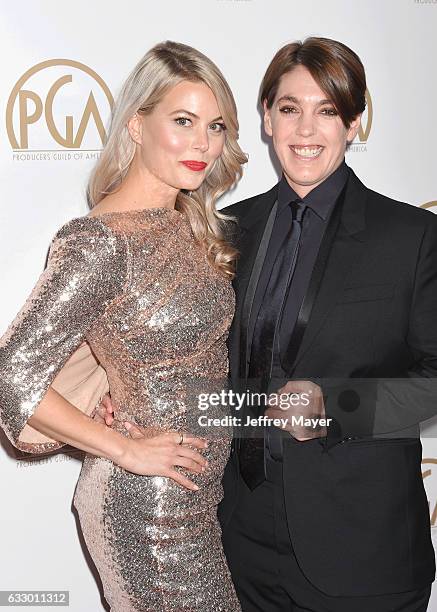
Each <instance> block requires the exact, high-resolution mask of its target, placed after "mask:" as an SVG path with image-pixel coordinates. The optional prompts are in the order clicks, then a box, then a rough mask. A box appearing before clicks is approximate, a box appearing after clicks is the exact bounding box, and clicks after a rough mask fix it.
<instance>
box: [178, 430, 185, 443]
mask: <svg viewBox="0 0 437 612" xmlns="http://www.w3.org/2000/svg"><path fill="white" fill-rule="evenodd" d="M179 435H180V437H181V439H180V440H179V442H178V444H179V446H182V444H183V443H184V432H183V431H180V432H179Z"/></svg>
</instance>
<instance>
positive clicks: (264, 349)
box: [240, 199, 306, 490]
mask: <svg viewBox="0 0 437 612" xmlns="http://www.w3.org/2000/svg"><path fill="white" fill-rule="evenodd" d="M290 206H291V207H292V210H293V222H292V225H291V229H290V231H289V233H288V234H287V236H286V237H285V239H284V242H283V243H282V245H281V248H280V249H279V251H278V254H277V257H276V259H275V261H274V264H273V268H272V272H271V275H270V278H269V281H268V283H267V287H266V290H265V293H264V296H263V299H262V302H261V306H260V309H259V313H258V317H257V320H256V323H255V327H254V331H253V338H252V347H251V352H250V362H249V379H250V380H249V385H248V386H249V388H251V389H253V381H254V380H260V384H259V386H258V388H257V390H258V391H259V392H261V393H267V391H268V387H269V383H270V379H271V375H272V365H273V357H274V351H275V347H277V346H278V336H279V329H280V325H281V318H282V313H283V310H284V305H285V301H286V296H287V292H288V289H289V286H290V282H291V279H292V277H293V272H294V269H295V266H296V261H297V255H298V252H299V243H300V236H301V232H302V218H303V215H304V213H305V210H306V205H305V204H304V203H303V202H302V200H300V199H298V200H294V201H293V202H291V203H290ZM251 408H252V410H251ZM261 409H262V410H261V413H263V412H264V410H265V406H262V407H261ZM249 413H250V416H252V417H256V416H259V414H260V410H258V411H257V413H256V412H255V410H254V409H253V407H250V406H249ZM247 430H248V428H246V429H245V432H246V433H245V437H244V438H243V439H242V440H241V444H240V469H241V475H242V477H243V478H244V480H245V482H246V484H247V486H248V487H249V488H250V489H252V490H253V489H254V488H255V487H257V486H258V485H259V484H261V482H263V481H264V479H265V473H264V438H263V437H261V436H260V432H261V431H262V430H261V428H260V427H256V428H255V431H257V432H258V437H248V436H250V432H249V431H247Z"/></svg>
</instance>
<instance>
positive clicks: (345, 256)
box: [287, 170, 367, 376]
mask: <svg viewBox="0 0 437 612" xmlns="http://www.w3.org/2000/svg"><path fill="white" fill-rule="evenodd" d="M350 172H351V175H350V177H349V179H348V183H347V185H346V191H345V195H344V201H343V206H342V210H341V218H340V220H339V223H338V224H337V225H338V227H337V229H336V230H335V232H334V234H333V235H332V236H329V233H330V232H329V229H330V225H331V223H332V222H334V223H335V219H334V217H335V211H334V213H333V215H332V216H331V220H330V224H329V225H328V228H327V231H326V233H325V236H324V238H323V241H322V244H321V247H320V249H319V254H318V256H317V260H316V263H315V265H314V270H313V273H312V276H311V280H310V285H309V288H308V291H307V295H306V296H305V299H304V302H303V304H302V308H307V309H308V311H309V312H308V322H307V324H306V326H305V329H304V332H303V337H302V341H301V342H300V346H299V348H298V351H297V355H296V357H295V359H293V361H291V360H289V359H287V362H288V367H287V370H288V373H289V376H292V375H293V372H294V370H295V369H296V366H297V364H298V363H299V362H300V361H301V360H302V358H303V357H304V355H305V354H306V353H307V352H308V350H309V349H310V347H311V345H312V343H313V342H314V340H315V338H316V337H317V334H318V333H319V332H320V330H321V328H322V326H323V324H324V322H325V320H326V318H327V317H328V315H329V313H330V311H331V310H332V308H333V307H334V306H335V303H336V300H337V298H338V295H339V293H340V292H341V291H342V289H343V286H344V285H345V284H346V282H347V281H348V279H349V277H350V275H351V273H352V272H353V269H354V265H355V264H356V262H357V261H358V259H359V255H360V253H361V252H362V249H363V247H364V241H365V234H364V230H365V226H366V224H365V209H366V200H367V188H366V187H365V186H364V185H363V184H362V183H361V181H360V180H359V179H358V178H357V177H356V175H355V174H354V172H352V170H350ZM338 204H341V202H338ZM324 257H326V262H324V261H323V258H324ZM321 266H322V267H323V269H320V267H321ZM318 277H319V278H318ZM308 298H309V300H310V302H311V303H308ZM301 310H302V309H301ZM299 316H301V313H299ZM293 349H294V350H293ZM290 350H291V351H292V352H294V353H295V352H296V347H291V346H290ZM290 363H291V364H292V365H290Z"/></svg>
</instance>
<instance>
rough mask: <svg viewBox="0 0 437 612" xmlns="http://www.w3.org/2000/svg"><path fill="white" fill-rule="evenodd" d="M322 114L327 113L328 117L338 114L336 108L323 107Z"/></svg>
mask: <svg viewBox="0 0 437 612" xmlns="http://www.w3.org/2000/svg"><path fill="white" fill-rule="evenodd" d="M321 112H322V114H324V115H327V116H328V117H336V116H337V115H338V113H337V111H336V110H335V108H332V107H331V108H323V109H322V110H321Z"/></svg>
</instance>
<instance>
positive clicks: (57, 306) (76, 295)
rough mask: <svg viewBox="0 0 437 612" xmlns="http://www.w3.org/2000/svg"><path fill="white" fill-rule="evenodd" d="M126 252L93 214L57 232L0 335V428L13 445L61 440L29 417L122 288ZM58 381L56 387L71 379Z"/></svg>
mask: <svg viewBox="0 0 437 612" xmlns="http://www.w3.org/2000/svg"><path fill="white" fill-rule="evenodd" d="M126 251H127V250H126V246H125V240H124V238H123V237H122V236H120V235H116V234H115V233H113V232H112V231H111V230H110V229H109V227H107V226H106V225H104V224H103V223H102V222H101V221H100V220H99V219H98V218H90V217H83V218H80V219H74V220H73V221H71V222H69V223H67V224H66V225H64V226H63V227H62V228H61V229H60V230H59V231H58V233H57V234H56V236H55V238H54V240H53V242H52V244H51V248H50V252H49V258H48V263H47V267H46V269H45V271H44V272H43V273H42V275H41V276H40V278H39V280H38V282H37V284H36V285H35V287H34V289H33V291H32V293H31V294H30V296H29V297H28V299H27V301H26V303H25V304H24V306H23V307H22V309H21V310H20V312H19V313H18V314H17V316H16V318H15V319H14V321H13V322H12V323H11V324H10V326H9V327H8V329H7V330H6V332H5V334H4V335H3V337H2V338H1V339H0V427H2V429H3V430H4V432H5V434H6V436H7V437H8V439H9V440H10V442H11V443H12V444H13V445H14V446H15V447H16V448H18V449H20V450H23V451H26V452H32V453H42V452H46V451H48V450H53V449H56V448H59V447H61V446H63V443H61V442H57V441H54V440H51V439H50V438H47V437H46V436H43V435H42V434H40V433H39V432H37V431H36V430H34V429H33V428H31V426H30V425H28V424H27V421H28V419H29V418H30V417H31V416H32V415H33V413H34V412H35V410H36V408H37V406H38V405H39V403H40V402H41V400H42V399H43V397H44V395H45V393H46V392H47V390H48V388H49V386H50V385H51V384H52V383H53V382H54V381H55V378H56V376H57V375H58V374H59V373H60V371H61V369H62V367H63V366H64V364H66V363H67V361H68V360H69V359H70V357H71V356H72V355H73V353H74V352H75V351H76V349H78V348H79V347H80V346H81V345H82V344H83V343H84V341H85V339H86V334H87V332H88V331H89V330H90V329H91V328H92V326H93V325H94V324H95V323H96V321H97V320H98V319H99V318H100V317H101V316H102V315H103V313H104V312H105V310H106V308H107V307H108V305H109V304H110V303H111V302H112V301H113V300H114V298H115V297H117V295H119V294H120V293H121V292H122V291H123V289H124V284H125V279H126V267H127V262H126ZM87 368H88V366H87V367H86V369H87ZM79 369H80V368H79ZM75 371H76V370H75ZM83 372H84V369H83V368H82V369H81V375H82V374H83ZM84 376H85V378H87V376H88V374H86V375H84ZM88 380H89V377H88ZM59 381H60V388H61V389H62V388H63V386H64V387H65V386H67V387H68V386H69V385H68V384H66V383H65V381H62V377H61V376H60V377H59V379H58V382H59ZM100 382H101V381H100ZM96 384H97V383H96ZM70 387H71V384H70ZM54 388H56V384H55V385H54ZM61 392H62V391H61ZM67 399H68V397H67Z"/></svg>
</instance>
